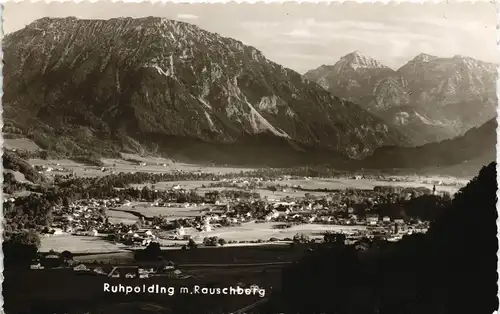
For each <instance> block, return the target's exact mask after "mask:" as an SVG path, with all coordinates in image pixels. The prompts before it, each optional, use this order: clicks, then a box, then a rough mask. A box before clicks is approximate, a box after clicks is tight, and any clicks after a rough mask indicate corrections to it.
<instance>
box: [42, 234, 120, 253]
mask: <svg viewBox="0 0 500 314" xmlns="http://www.w3.org/2000/svg"><path fill="white" fill-rule="evenodd" d="M41 242H42V243H41V246H40V251H41V252H48V251H50V250H54V251H56V252H62V251H64V250H68V251H70V252H73V253H100V252H119V251H126V248H127V247H126V246H125V245H124V244H113V243H111V242H108V241H106V240H105V239H104V238H103V237H89V236H73V235H69V234H68V235H55V236H49V237H42V238H41Z"/></svg>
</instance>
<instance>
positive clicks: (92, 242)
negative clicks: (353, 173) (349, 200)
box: [40, 222, 365, 253]
mask: <svg viewBox="0 0 500 314" xmlns="http://www.w3.org/2000/svg"><path fill="white" fill-rule="evenodd" d="M279 224H280V223H274V222H269V223H252V222H250V223H246V224H243V225H241V226H236V227H221V228H214V229H213V230H212V231H201V232H200V231H197V230H196V229H194V228H185V233H186V235H190V236H192V237H193V239H194V240H195V241H196V242H202V241H203V238H205V237H213V236H218V237H220V238H224V239H225V240H226V241H257V240H263V241H268V240H269V239H270V238H277V239H280V240H282V239H285V238H293V236H294V235H295V234H297V233H304V234H306V235H308V236H310V237H311V238H317V239H320V238H322V237H323V235H322V233H323V232H325V231H343V232H353V231H356V230H364V229H365V227H364V226H338V225H320V224H303V225H296V226H292V227H290V228H288V229H276V228H275V226H276V225H279ZM163 234H164V235H169V234H173V233H172V232H165V233H163ZM41 242H42V245H41V247H40V251H41V252H48V251H49V250H51V249H52V250H55V251H58V252H61V251H64V250H69V251H71V252H73V253H105V252H125V251H127V246H125V245H123V244H114V243H111V242H109V241H107V240H106V239H104V238H103V237H91V236H72V235H55V236H49V237H43V238H42V241H41ZM159 242H160V243H161V244H162V245H165V246H168V245H176V246H177V248H179V246H182V245H184V244H186V241H184V240H160V241H159ZM235 245H237V246H258V245H259V244H252V243H250V244H246V243H242V244H228V246H235ZM260 245H262V244H260ZM275 245H279V244H274V245H273V246H275ZM171 249H174V248H171Z"/></svg>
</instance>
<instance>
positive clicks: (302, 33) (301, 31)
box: [286, 28, 317, 38]
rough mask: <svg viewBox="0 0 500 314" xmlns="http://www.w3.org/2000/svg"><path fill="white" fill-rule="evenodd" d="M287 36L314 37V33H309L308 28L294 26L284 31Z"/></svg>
mask: <svg viewBox="0 0 500 314" xmlns="http://www.w3.org/2000/svg"><path fill="white" fill-rule="evenodd" d="M286 35H287V36H290V37H295V38H315V37H317V36H316V35H315V34H313V33H311V32H310V31H309V30H308V29H304V28H295V29H293V30H292V31H291V32H288V33H286Z"/></svg>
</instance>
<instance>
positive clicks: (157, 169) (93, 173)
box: [28, 157, 251, 177]
mask: <svg viewBox="0 0 500 314" xmlns="http://www.w3.org/2000/svg"><path fill="white" fill-rule="evenodd" d="M133 159H134V160H140V161H142V160H145V161H144V162H146V165H145V166H142V165H138V164H137V163H135V162H130V161H126V160H121V159H102V161H103V163H104V165H103V167H104V168H106V169H108V170H109V171H114V172H125V173H130V172H150V173H163V172H164V173H170V172H174V171H185V172H204V173H217V174H225V173H236V172H240V171H249V170H251V169H249V168H238V167H219V166H205V165H203V166H202V165H194V164H185V163H177V162H175V163H174V162H172V161H168V160H166V159H160V158H149V159H145V158H140V157H136V158H133ZM28 162H29V163H30V164H32V165H39V166H42V165H44V166H51V167H57V168H66V169H67V170H68V171H74V172H75V175H76V176H80V177H98V176H106V175H109V174H110V172H109V171H104V172H103V171H102V170H101V168H102V167H96V166H87V165H83V164H80V163H77V162H74V161H72V160H68V159H52V160H43V159H30V160H28ZM164 164H165V166H164ZM55 174H64V172H58V171H53V172H51V173H47V175H48V176H51V175H55Z"/></svg>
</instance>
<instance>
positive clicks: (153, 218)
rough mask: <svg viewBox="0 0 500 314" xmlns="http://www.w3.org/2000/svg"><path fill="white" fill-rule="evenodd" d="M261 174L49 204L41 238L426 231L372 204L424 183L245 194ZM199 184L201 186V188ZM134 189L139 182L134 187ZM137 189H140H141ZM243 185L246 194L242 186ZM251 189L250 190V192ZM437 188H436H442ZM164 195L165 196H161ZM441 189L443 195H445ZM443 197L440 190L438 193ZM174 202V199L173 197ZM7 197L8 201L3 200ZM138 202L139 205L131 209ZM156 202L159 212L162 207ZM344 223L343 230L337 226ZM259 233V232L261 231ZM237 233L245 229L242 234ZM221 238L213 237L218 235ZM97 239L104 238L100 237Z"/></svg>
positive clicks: (202, 241)
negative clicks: (123, 216) (123, 217)
mask: <svg viewBox="0 0 500 314" xmlns="http://www.w3.org/2000/svg"><path fill="white" fill-rule="evenodd" d="M263 181H264V180H262V179H252V178H246V179H234V180H221V181H220V182H214V183H212V184H209V186H208V187H209V188H221V187H224V188H237V189H240V190H229V189H225V190H222V191H218V190H210V191H207V192H205V193H204V194H203V195H202V196H200V197H199V198H198V199H196V200H194V201H192V202H189V198H188V197H180V196H179V195H192V194H193V193H197V192H196V190H189V189H184V188H181V187H180V186H179V185H172V187H171V188H170V189H169V190H166V191H163V192H164V193H167V195H169V194H168V193H173V194H171V195H175V196H176V197H177V198H175V197H173V198H172V197H170V198H168V199H167V198H158V199H154V200H153V201H151V196H153V197H154V194H155V193H156V192H158V191H155V190H153V191H150V193H152V194H153V195H148V199H142V198H138V199H134V200H132V199H124V198H109V199H81V200H76V201H74V202H71V203H69V204H63V205H55V207H54V208H53V209H52V215H53V220H52V224H51V226H50V227H47V228H45V230H44V236H45V237H57V236H60V235H74V236H89V237H100V238H103V239H105V241H113V242H116V243H122V244H124V245H127V246H130V247H131V248H141V247H142V248H143V247H145V246H147V245H149V244H150V243H151V242H152V241H156V242H159V243H160V245H161V246H162V247H165V246H169V247H179V248H182V247H185V246H186V245H187V244H188V241H189V240H190V239H191V240H193V241H194V242H196V243H197V244H199V245H214V246H219V245H226V244H228V245H238V244H244V243H269V242H280V241H282V242H285V243H286V242H290V241H293V239H294V236H296V234H289V235H287V236H285V237H283V238H277V237H271V238H259V239H248V240H245V239H241V238H240V239H238V240H235V239H231V238H227V239H224V240H220V241H217V243H211V241H209V239H210V238H212V237H214V236H217V235H218V231H219V230H222V229H224V230H229V229H231V228H235V227H238V226H247V227H248V226H250V225H252V224H253V225H255V226H256V228H258V226H259V225H263V226H264V225H265V226H269V228H273V229H277V230H287V229H292V230H293V227H294V226H301V225H308V226H313V227H314V226H318V227H320V228H318V231H319V232H318V233H317V234H311V235H308V236H309V237H310V238H311V240H310V241H315V239H316V240H317V239H318V238H321V237H322V236H323V233H325V232H327V231H328V229H329V226H331V227H332V231H335V232H336V233H345V234H346V235H347V236H348V239H357V238H360V237H371V238H373V237H382V238H384V239H386V240H389V241H396V240H397V239H399V238H401V236H403V235H404V234H412V233H417V232H425V231H426V229H427V228H428V222H427V221H424V220H422V219H419V218H417V217H401V216H400V215H392V214H391V213H392V212H391V211H388V210H385V212H386V214H383V212H384V210H382V211H381V210H377V209H380V208H383V206H384V204H395V203H397V202H400V201H410V200H411V199H415V198H418V197H419V196H421V195H430V194H436V192H435V191H434V192H431V191H430V190H429V189H423V188H400V187H382V186H381V187H375V188H374V189H373V190H354V189H345V190H338V191H334V192H332V191H329V192H327V193H324V194H323V195H314V194H313V193H305V197H294V198H292V197H288V196H287V197H284V198H281V199H274V198H271V197H268V196H266V197H264V198H261V197H260V195H259V193H255V192H252V191H254V190H255V188H256V186H258V185H259V184H262V182H263ZM204 187H205V186H204ZM265 189H267V190H269V191H273V192H275V191H278V192H279V191H282V192H283V191H287V190H293V191H297V190H300V189H302V188H301V187H300V186H288V185H282V184H279V183H278V184H274V185H266V187H265ZM135 190H139V188H137V187H136V188H135ZM140 190H141V191H139V192H143V191H144V190H148V188H147V187H144V188H142V189H140ZM241 190H243V191H246V192H242V191H241ZM249 191H250V192H249ZM441 194H443V193H441ZM163 195H165V194H163ZM444 195H446V194H444ZM441 196H442V195H441ZM179 200H180V202H179ZM7 201H9V200H7ZM138 207H141V209H140V210H138V209H137V208H138ZM148 207H151V208H154V209H155V213H157V212H159V211H160V212H162V213H163V214H159V215H146V214H144V213H146V212H147V210H148ZM162 208H163V210H161V209H162ZM179 209H182V210H185V211H187V213H188V215H186V217H179V215H169V213H172V212H175V211H178V210H179ZM123 212H125V213H132V214H134V215H135V216H136V221H135V222H132V223H128V224H127V223H123V222H120V223H116V222H113V219H112V216H113V215H114V214H115V213H123ZM343 227H345V228H343ZM263 236H264V235H263ZM242 237H243V238H244V235H242ZM219 238H220V237H219ZM103 241H104V240H103Z"/></svg>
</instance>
